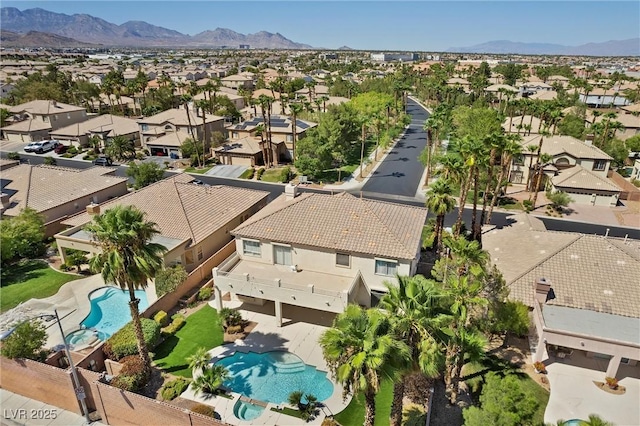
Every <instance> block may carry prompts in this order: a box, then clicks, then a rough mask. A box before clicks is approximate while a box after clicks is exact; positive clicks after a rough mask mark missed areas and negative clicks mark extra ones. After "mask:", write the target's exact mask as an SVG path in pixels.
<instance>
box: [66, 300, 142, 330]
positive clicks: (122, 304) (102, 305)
mask: <svg viewBox="0 0 640 426" xmlns="http://www.w3.org/2000/svg"><path fill="white" fill-rule="evenodd" d="M135 293H136V297H137V298H138V299H140V303H139V305H138V309H139V310H140V312H141V313H142V312H144V311H145V310H146V309H147V308H148V307H149V302H148V301H147V294H146V293H145V291H144V290H136V292H135ZM89 300H90V301H91V312H89V315H88V316H87V317H86V318H85V319H84V320H83V321H82V322H81V323H80V327H82V328H88V329H91V330H96V331H97V332H98V338H99V339H100V340H106V339H108V338H109V337H111V335H112V334H113V333H115V332H116V331H118V330H120V329H121V328H122V327H123V326H124V325H125V324H126V323H128V322H129V321H131V311H130V310H129V292H128V291H123V290H120V289H119V288H115V287H102V288H99V289H97V290H94V291H92V292H91V293H90V294H89ZM80 331H82V330H80ZM70 336H71V335H70Z"/></svg>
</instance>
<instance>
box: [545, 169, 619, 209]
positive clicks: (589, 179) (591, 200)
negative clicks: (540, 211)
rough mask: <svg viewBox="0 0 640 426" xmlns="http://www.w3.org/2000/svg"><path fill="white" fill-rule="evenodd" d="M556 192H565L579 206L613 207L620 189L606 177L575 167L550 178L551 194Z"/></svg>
mask: <svg viewBox="0 0 640 426" xmlns="http://www.w3.org/2000/svg"><path fill="white" fill-rule="evenodd" d="M558 191H562V192H566V193H567V194H569V195H570V196H571V198H572V199H573V201H574V202H576V203H579V204H592V205H594V206H595V205H599V206H614V207H615V206H616V205H617V204H618V199H619V198H620V191H621V189H620V188H618V186H617V185H616V184H615V183H613V181H611V180H609V179H608V178H607V177H606V176H602V175H601V174H599V173H594V172H592V171H591V170H587V169H585V168H584V167H582V166H580V165H575V166H573V167H570V168H568V169H563V170H560V171H558V173H557V174H556V175H555V176H554V177H552V178H551V192H558Z"/></svg>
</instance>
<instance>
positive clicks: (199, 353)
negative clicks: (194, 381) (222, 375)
mask: <svg viewBox="0 0 640 426" xmlns="http://www.w3.org/2000/svg"><path fill="white" fill-rule="evenodd" d="M210 360H211V356H209V351H208V350H207V348H204V347H200V348H198V349H197V350H196V352H195V353H194V354H193V355H191V356H189V357H187V361H189V368H190V369H191V370H200V372H201V373H204V371H205V370H206V369H207V365H209V361H210Z"/></svg>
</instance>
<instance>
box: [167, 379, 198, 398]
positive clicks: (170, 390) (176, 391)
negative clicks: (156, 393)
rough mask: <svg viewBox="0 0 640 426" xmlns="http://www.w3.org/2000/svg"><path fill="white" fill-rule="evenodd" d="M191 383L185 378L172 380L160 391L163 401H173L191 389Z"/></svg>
mask: <svg viewBox="0 0 640 426" xmlns="http://www.w3.org/2000/svg"><path fill="white" fill-rule="evenodd" d="M189 383H191V382H190V381H189V380H188V379H185V378H183V377H179V378H177V379H175V380H171V381H170V382H167V383H165V384H164V386H162V389H161V390H160V395H162V399H164V400H165V401H171V400H172V399H175V398H177V397H179V396H180V394H182V392H184V391H185V390H187V388H188V387H189Z"/></svg>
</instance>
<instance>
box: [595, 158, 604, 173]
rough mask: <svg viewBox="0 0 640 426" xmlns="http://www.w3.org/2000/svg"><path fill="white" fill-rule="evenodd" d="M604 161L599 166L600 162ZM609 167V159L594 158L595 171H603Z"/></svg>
mask: <svg viewBox="0 0 640 426" xmlns="http://www.w3.org/2000/svg"><path fill="white" fill-rule="evenodd" d="M599 163H602V167H598V164H599ZM606 169H607V160H593V171H595V172H603V171H605V170H606Z"/></svg>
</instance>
